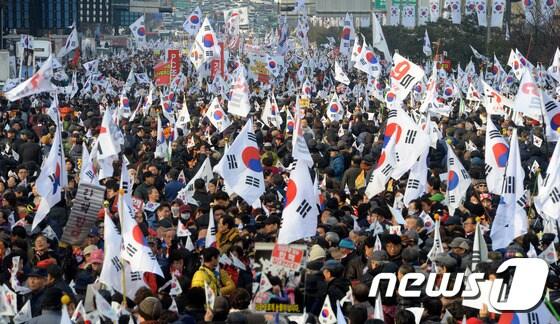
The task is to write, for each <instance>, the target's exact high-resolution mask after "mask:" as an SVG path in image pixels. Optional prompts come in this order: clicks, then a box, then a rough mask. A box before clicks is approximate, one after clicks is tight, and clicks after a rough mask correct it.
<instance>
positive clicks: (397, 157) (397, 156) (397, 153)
mask: <svg viewBox="0 0 560 324" xmlns="http://www.w3.org/2000/svg"><path fill="white" fill-rule="evenodd" d="M395 160H396V161H397V163H399V162H400V161H401V157H400V155H399V152H395Z"/></svg>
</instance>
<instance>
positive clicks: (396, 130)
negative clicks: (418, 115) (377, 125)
mask: <svg viewBox="0 0 560 324" xmlns="http://www.w3.org/2000/svg"><path fill="white" fill-rule="evenodd" d="M401 133H402V128H401V126H399V125H398V124H396V123H389V124H387V127H385V133H383V147H385V146H387V143H389V140H391V136H393V134H394V135H395V136H396V137H395V143H398V142H399V139H400V138H401Z"/></svg>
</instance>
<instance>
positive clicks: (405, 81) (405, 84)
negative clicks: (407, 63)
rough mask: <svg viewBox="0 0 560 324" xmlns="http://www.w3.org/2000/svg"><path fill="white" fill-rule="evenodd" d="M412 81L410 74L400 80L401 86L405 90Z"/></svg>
mask: <svg viewBox="0 0 560 324" xmlns="http://www.w3.org/2000/svg"><path fill="white" fill-rule="evenodd" d="M412 81H414V77H413V76H412V75H410V74H406V75H405V76H404V77H403V78H402V79H401V85H402V86H403V87H405V88H408V86H409V85H410V83H411V82H412Z"/></svg>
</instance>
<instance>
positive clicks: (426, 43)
mask: <svg viewBox="0 0 560 324" xmlns="http://www.w3.org/2000/svg"><path fill="white" fill-rule="evenodd" d="M422 52H424V55H426V56H427V57H430V56H432V43H431V42H430V36H429V35H428V30H427V29H426V32H425V33H424V45H423V46H422Z"/></svg>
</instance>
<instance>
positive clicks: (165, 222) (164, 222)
mask: <svg viewBox="0 0 560 324" xmlns="http://www.w3.org/2000/svg"><path fill="white" fill-rule="evenodd" d="M158 227H163V228H171V227H173V222H171V220H170V219H169V218H163V219H162V220H160V221H159V222H158Z"/></svg>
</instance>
